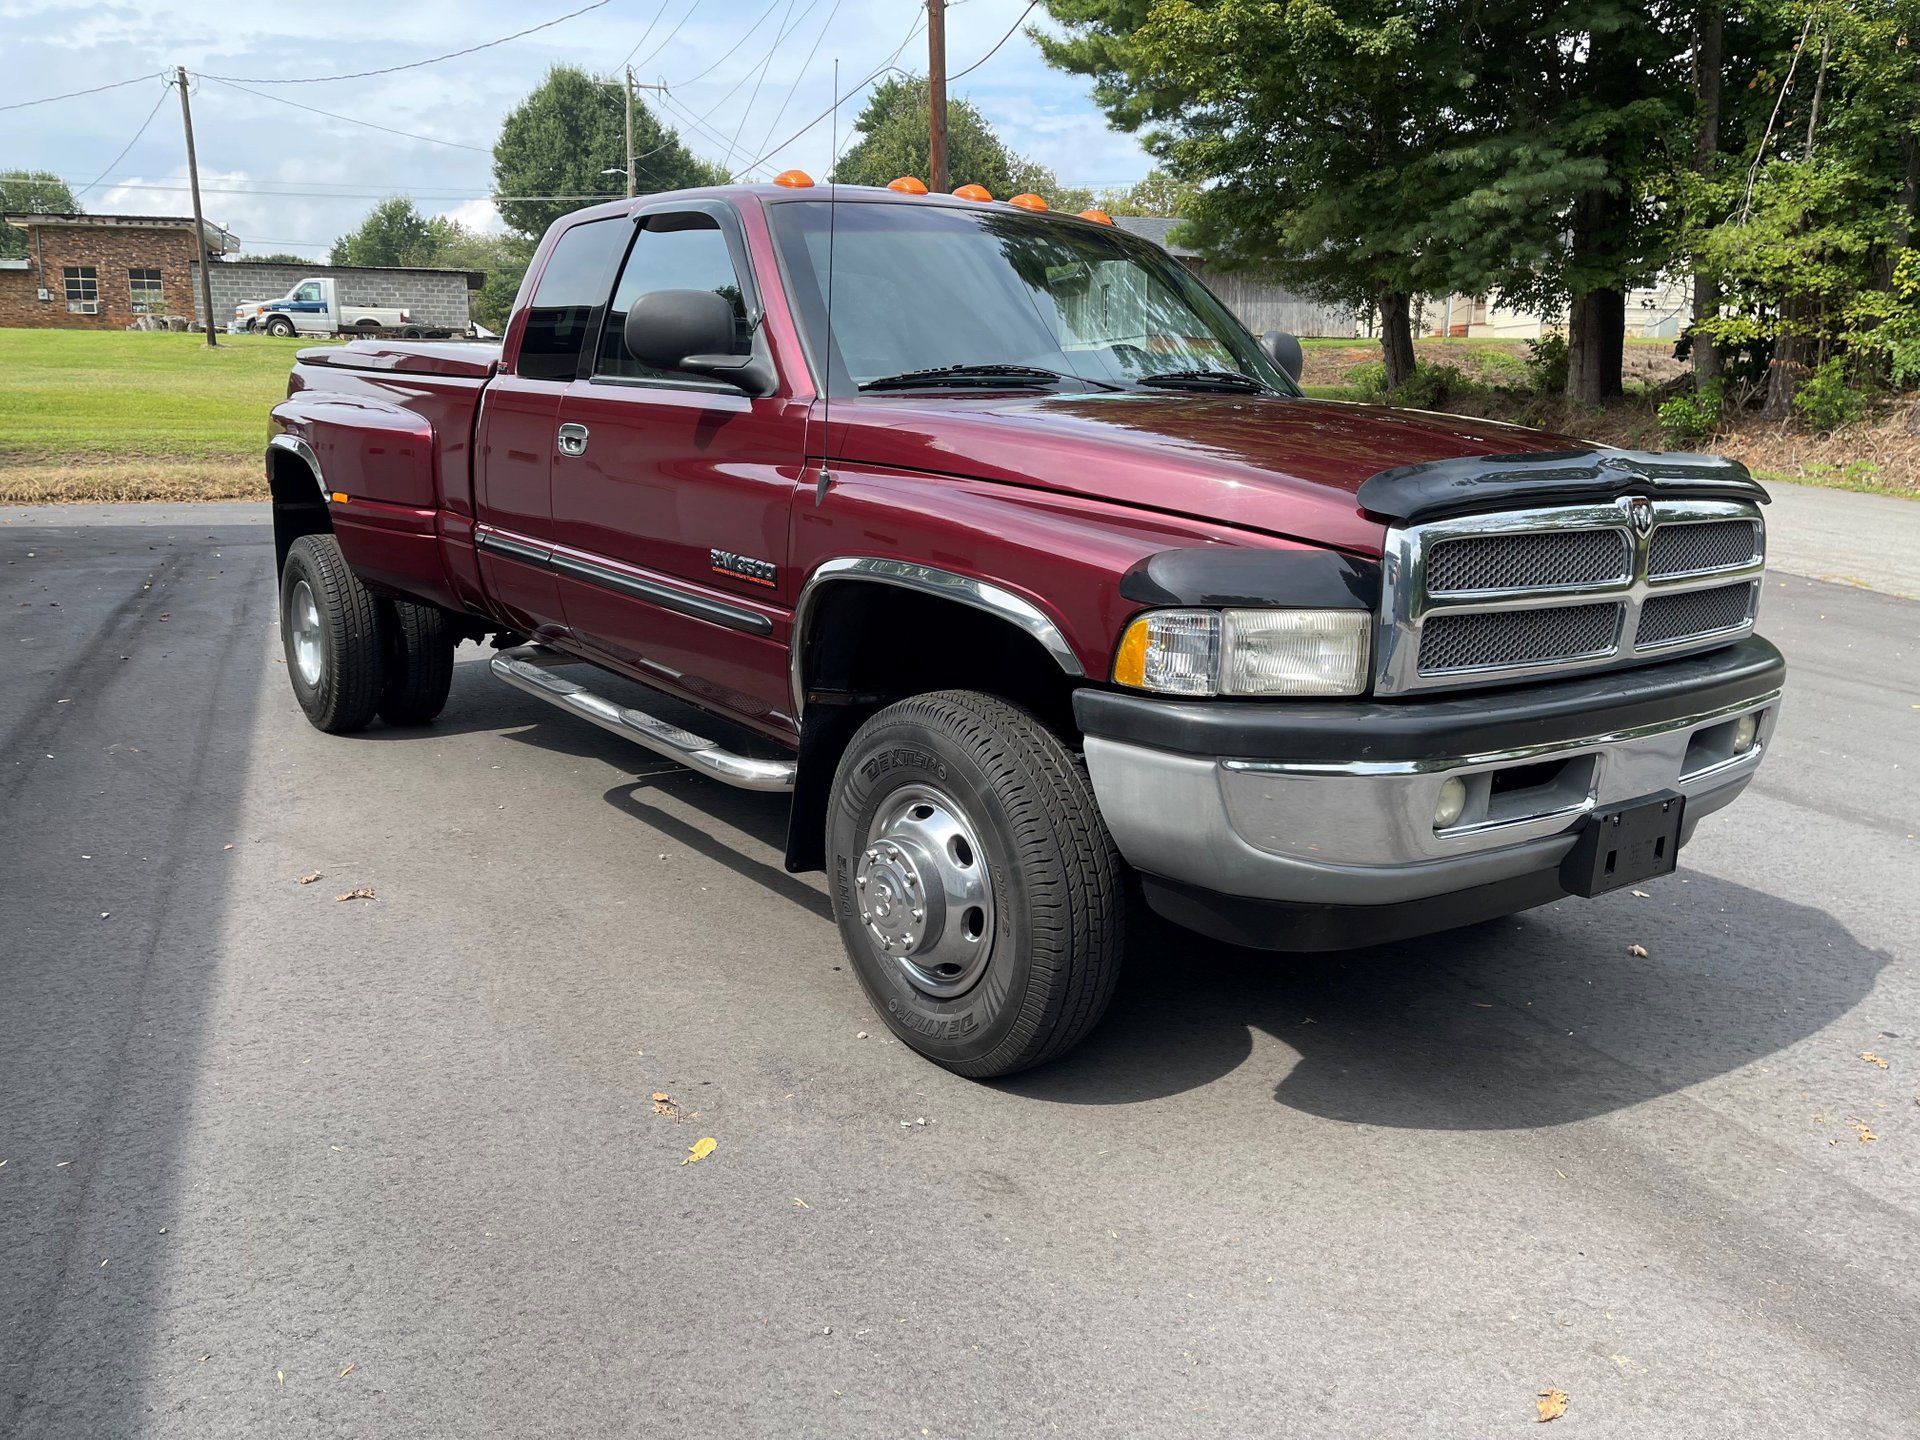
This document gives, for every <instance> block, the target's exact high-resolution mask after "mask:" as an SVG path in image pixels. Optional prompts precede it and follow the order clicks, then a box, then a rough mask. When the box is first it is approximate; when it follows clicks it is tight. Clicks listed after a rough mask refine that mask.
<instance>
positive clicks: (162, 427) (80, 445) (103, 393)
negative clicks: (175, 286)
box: [0, 330, 312, 501]
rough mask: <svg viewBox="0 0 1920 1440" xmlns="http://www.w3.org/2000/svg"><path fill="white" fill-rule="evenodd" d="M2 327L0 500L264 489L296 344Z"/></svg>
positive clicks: (210, 495)
mask: <svg viewBox="0 0 1920 1440" xmlns="http://www.w3.org/2000/svg"><path fill="white" fill-rule="evenodd" d="M219 339H220V344H219V345H218V347H216V348H214V349H209V348H208V347H207V342H206V337H205V336H201V335H181V334H174V333H170V332H152V333H149V332H145V331H119V332H115V331H105V332H102V331H76V330H0V500H9V501H28V500H55V499H74V500H111V499H135V498H139V499H169V500H171V499H189V498H202V499H215V498H220V499H226V498H235V497H241V496H247V495H259V494H264V493H265V490H264V486H263V482H262V481H261V478H260V471H261V461H260V457H261V454H262V452H263V450H264V449H265V446H266V437H267V412H268V411H269V410H270V409H272V408H273V406H274V405H275V404H276V403H278V402H279V401H280V400H281V399H282V398H284V397H285V395H286V393H287V372H288V370H290V369H291V368H292V365H293V357H294V352H295V351H296V350H298V349H300V348H301V346H302V345H303V344H311V343H312V342H311V341H299V340H277V339H273V338H270V337H268V336H264V335H243V336H228V335H223V336H220V337H219Z"/></svg>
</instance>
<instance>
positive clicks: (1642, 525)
mask: <svg viewBox="0 0 1920 1440" xmlns="http://www.w3.org/2000/svg"><path fill="white" fill-rule="evenodd" d="M1627 519H1628V521H1629V522H1630V523H1631V524H1632V526H1633V533H1634V534H1636V535H1638V536H1639V537H1640V538H1641V539H1643V540H1644V539H1645V538H1646V537H1647V535H1648V534H1649V533H1650V532H1651V531H1652V529H1653V502H1652V501H1651V500H1649V499H1647V497H1646V496H1644V495H1633V496H1630V497H1628V499H1627Z"/></svg>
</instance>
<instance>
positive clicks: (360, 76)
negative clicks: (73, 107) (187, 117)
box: [206, 0, 610, 85]
mask: <svg viewBox="0 0 1920 1440" xmlns="http://www.w3.org/2000/svg"><path fill="white" fill-rule="evenodd" d="M608 3H610V0H593V3H592V4H591V5H582V6H581V7H580V8H579V9H578V10H569V11H568V12H567V13H566V14H564V15H557V16H555V17H554V18H553V19H551V20H543V21H541V22H540V23H539V24H538V25H529V26H528V27H527V28H526V29H524V30H516V31H514V32H513V34H511V35H502V36H501V37H500V38H499V39H498V40H487V41H483V42H482V43H481V44H478V45H469V46H467V47H466V48H465V49H464V50H449V51H448V52H447V53H446V54H444V55H435V56H433V57H432V58H431V59H428V60H411V61H408V62H407V63H406V64H405V65H388V66H385V67H384V68H382V69H379V70H356V71H354V72H353V73H352V74H349V75H302V76H300V77H298V78H296V79H279V78H276V77H273V76H263V75H209V76H207V77H206V78H207V79H209V80H224V81H227V82H228V83H232V82H234V81H244V82H246V83H248V84H252V85H321V84H325V83H326V82H327V81H329V80H365V79H368V78H369V77H371V76H374V75H393V74H396V73H398V72H399V71H401V70H418V69H419V68H420V67H421V66H423V65H438V64H439V63H440V62H441V61H442V60H457V59H458V58H459V57H460V56H462V55H473V54H476V53H478V52H479V51H481V50H491V49H492V48H493V47H494V46H496V45H504V44H506V43H507V42H508V41H509V40H518V39H520V38H521V37H523V36H526V35H531V34H533V33H534V32H535V31H537V30H548V29H551V28H552V27H553V26H555V25H559V24H561V23H563V22H565V21H568V20H572V19H573V18H575V17H576V16H579V15H584V14H586V13H587V12H588V11H589V10H598V9H599V8H600V7H601V6H602V5H606V4H608Z"/></svg>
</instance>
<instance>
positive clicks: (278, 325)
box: [267, 315, 293, 340]
mask: <svg viewBox="0 0 1920 1440" xmlns="http://www.w3.org/2000/svg"><path fill="white" fill-rule="evenodd" d="M267 333H268V334H269V335H276V336H278V337H279V338H280V339H282V340H285V339H287V338H289V337H290V336H291V335H292V334H293V322H292V321H291V320H289V319H287V317H286V316H284V315H276V316H274V317H273V318H272V319H271V320H269V321H267Z"/></svg>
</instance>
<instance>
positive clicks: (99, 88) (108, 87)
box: [0, 70, 167, 110]
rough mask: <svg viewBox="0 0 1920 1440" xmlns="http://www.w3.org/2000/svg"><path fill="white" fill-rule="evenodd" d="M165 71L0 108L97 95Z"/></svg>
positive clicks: (15, 108)
mask: <svg viewBox="0 0 1920 1440" xmlns="http://www.w3.org/2000/svg"><path fill="white" fill-rule="evenodd" d="M166 73H167V72H166V71H164V70H154V71H150V72H149V73H147V74H145V75H136V76H134V77H133V79H131V80H116V81H114V82H113V83H112V84H111V85H96V86H94V87H93V88H92V89H91V90H69V91H67V93H66V94H64V95H48V96H46V97H45V98H43V99H40V100H16V101H14V102H13V104H11V105H0V110H25V109H26V108H27V107H28V106H29V105H51V104H52V103H53V102H54V101H56V100H72V99H74V98H75V97H76V96H80V95H98V94H100V93H101V91H103V90H123V89H125V88H126V87H127V86H129V85H138V84H139V83H140V82H141V81H142V80H157V79H159V78H160V77H161V76H163V75H165V74H166Z"/></svg>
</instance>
